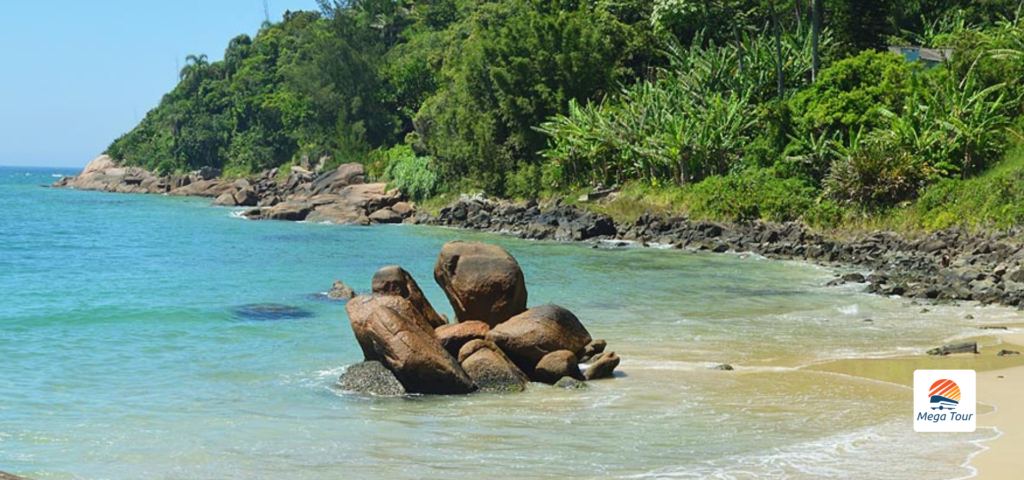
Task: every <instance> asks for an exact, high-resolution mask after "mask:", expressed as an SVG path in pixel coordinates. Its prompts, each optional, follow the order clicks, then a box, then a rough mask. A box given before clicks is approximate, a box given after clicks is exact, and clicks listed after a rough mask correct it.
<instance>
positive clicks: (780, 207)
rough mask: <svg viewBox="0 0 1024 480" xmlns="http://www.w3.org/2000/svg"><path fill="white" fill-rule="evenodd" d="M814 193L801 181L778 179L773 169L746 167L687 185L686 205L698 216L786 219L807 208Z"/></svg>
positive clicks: (811, 188)
mask: <svg viewBox="0 0 1024 480" xmlns="http://www.w3.org/2000/svg"><path fill="white" fill-rule="evenodd" d="M817 193H818V192H817V190H815V189H814V187H812V186H810V185H809V184H807V183H806V182H804V181H803V180H799V179H795V178H779V177H778V176H776V174H775V171H774V170H772V169H748V170H743V171H739V172H735V173H733V174H730V175H724V176H713V177H708V178H707V179H705V180H704V181H703V182H700V183H698V184H695V185H691V186H689V187H687V192H686V204H687V205H688V206H689V211H690V214H691V215H693V216H695V217H698V218H713V219H721V220H732V221H749V220H758V219H761V220H766V221H772V222H786V221H790V220H797V219H799V218H801V217H802V216H803V215H804V214H805V213H806V212H807V211H809V210H810V209H811V208H812V207H813V206H814V204H815V198H816V197H817Z"/></svg>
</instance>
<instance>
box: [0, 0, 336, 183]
mask: <svg viewBox="0 0 1024 480" xmlns="http://www.w3.org/2000/svg"><path fill="white" fill-rule="evenodd" d="M267 3H268V5H269V10H270V17H271V19H272V20H273V21H275V22H276V21H279V20H280V19H281V16H282V15H283V14H284V11H285V10H316V9H317V4H316V1H315V0H267ZM263 12H264V10H263V0H206V1H202V0H161V1H153V0H100V1H95V2H88V1H82V0H51V1H46V2H35V1H31V2H30V1H25V0H21V1H17V0H14V1H9V2H6V1H5V2H3V7H0V62H3V63H2V64H3V67H0V165H18V166H74V167H81V166H84V165H85V164H86V163H88V162H89V160H91V159H92V158H93V157H94V156H96V155H98V154H100V153H102V152H103V150H105V149H106V148H107V146H108V145H110V142H111V141H112V140H114V139H115V138H117V137H118V136H120V135H121V134H123V133H125V132H127V131H128V130H131V128H132V127H134V126H135V125H136V124H137V123H138V121H139V120H141V119H142V117H143V116H144V115H145V114H146V112H147V111H149V110H150V109H151V108H153V107H155V106H156V105H157V103H159V102H160V97H161V96H162V95H163V94H164V93H166V92H168V91H170V89H171V88H173V87H174V85H175V84H176V83H177V69H178V67H179V66H180V65H182V64H184V59H185V56H186V55H188V54H192V53H195V54H200V53H205V54H207V55H209V57H210V60H211V61H213V60H220V59H221V58H222V57H223V55H224V47H226V46H227V44H228V41H229V40H230V39H231V38H232V37H234V36H235V35H238V34H240V33H248V34H249V35H254V34H255V33H256V31H257V30H258V29H259V26H260V23H261V22H262V21H263V19H264V13H263Z"/></svg>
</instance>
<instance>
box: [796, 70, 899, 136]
mask: <svg viewBox="0 0 1024 480" xmlns="http://www.w3.org/2000/svg"><path fill="white" fill-rule="evenodd" d="M918 68H919V67H917V66H916V65H914V64H911V63H908V62H906V61H905V60H904V59H903V58H902V57H899V56H897V55H893V54H891V53H879V52H876V51H874V50H866V51H864V52H861V53H860V55H857V56H856V57H850V58H847V59H845V60H841V61H839V62H836V63H835V64H833V65H832V66H830V67H828V68H826V69H824V70H822V71H821V74H820V76H819V78H818V81H817V82H815V83H813V84H812V85H811V86H810V87H808V88H807V89H805V90H803V91H801V92H800V93H798V94H797V95H796V96H794V97H793V101H792V106H793V111H795V112H803V113H802V115H800V116H799V117H798V118H797V119H796V120H797V125H798V126H799V127H800V129H801V130H802V131H803V132H804V133H816V134H831V133H832V132H840V133H841V134H844V135H846V134H850V133H851V132H856V131H859V130H861V129H864V131H870V130H872V129H874V128H877V127H879V126H881V125H882V124H883V119H882V115H881V113H880V109H881V108H884V109H887V110H889V111H900V109H901V108H902V107H903V101H904V99H905V98H906V97H907V96H908V95H909V94H910V90H911V76H912V75H914V74H915V72H916V70H917V69H918Z"/></svg>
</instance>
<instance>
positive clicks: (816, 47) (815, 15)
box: [811, 0, 821, 83]
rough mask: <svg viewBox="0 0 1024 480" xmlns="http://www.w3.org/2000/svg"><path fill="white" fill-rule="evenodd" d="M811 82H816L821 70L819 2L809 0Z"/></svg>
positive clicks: (817, 0) (818, 0)
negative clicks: (810, 2) (810, 3)
mask: <svg viewBox="0 0 1024 480" xmlns="http://www.w3.org/2000/svg"><path fill="white" fill-rule="evenodd" d="M811 1H812V2H813V4H812V5H811V30H812V32H811V82H812V83H813V82H816V81H818V71H819V70H821V51H820V48H821V46H820V45H821V44H820V43H819V42H821V0H811Z"/></svg>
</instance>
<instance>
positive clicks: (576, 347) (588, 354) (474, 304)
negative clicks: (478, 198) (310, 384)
mask: <svg viewBox="0 0 1024 480" xmlns="http://www.w3.org/2000/svg"><path fill="white" fill-rule="evenodd" d="M434 278H435V280H436V281H437V282H438V284H439V285H440V286H441V288H442V289H443V290H444V292H445V295H446V296H447V297H448V300H449V302H450V303H451V304H452V307H453V308H454V310H455V319H454V323H449V322H448V319H447V318H445V317H444V316H443V315H440V314H438V313H437V312H436V311H435V310H434V308H433V307H432V306H431V305H430V302H429V301H428V300H427V299H426V297H425V296H424V295H423V292H422V291H421V290H420V288H419V286H418V285H417V283H416V281H415V280H414V279H413V278H412V276H411V275H410V274H409V273H408V272H406V271H405V270H403V269H402V268H401V267H398V266H388V267H384V268H382V269H380V270H379V271H378V272H377V273H376V274H375V275H374V277H373V293H372V294H370V295H360V296H357V297H355V298H353V299H352V300H350V301H349V302H348V304H347V305H346V307H345V308H346V311H347V312H348V316H349V321H350V323H351V325H352V331H353V333H354V334H355V338H356V341H357V342H358V343H359V346H360V348H361V349H362V352H363V358H364V361H363V363H360V364H357V365H356V366H353V367H350V368H349V369H348V370H347V371H346V372H345V374H344V375H342V377H341V380H340V384H341V385H342V388H344V389H346V390H351V391H356V392H360V393H371V394H382V393H380V392H389V394H393V393H394V392H395V388H394V385H393V384H391V383H389V382H388V381H386V380H385V379H383V378H382V374H381V369H380V368H379V366H378V365H380V366H383V368H385V369H386V370H387V371H388V372H390V373H391V374H393V377H394V378H395V379H396V380H397V382H398V383H399V384H400V385H401V386H402V389H403V391H405V392H408V393H423V394H460V393H468V392H472V391H477V390H479V391H491V392H513V391H519V390H522V389H524V388H525V387H526V385H527V383H528V382H530V381H535V382H543V383H548V384H556V383H559V382H562V383H563V385H565V384H570V383H571V382H569V381H568V380H564V379H566V378H569V379H573V380H576V381H583V380H594V379H598V378H608V377H611V376H612V374H613V371H614V369H615V368H616V367H617V366H618V364H619V357H618V356H617V355H616V354H615V353H614V352H608V353H604V349H605V347H606V345H607V344H606V342H604V341H603V340H598V341H596V342H594V341H592V339H591V337H590V333H589V332H587V329H586V328H585V327H584V326H583V324H582V323H581V322H580V321H579V319H578V318H577V317H576V316H575V315H573V313H572V312H570V311H568V310H566V309H565V308H562V307H559V306H557V305H541V306H538V307H534V308H531V309H527V303H526V299H527V292H526V283H525V280H524V278H523V272H522V269H520V267H519V263H518V262H516V260H515V259H514V258H513V257H512V256H511V255H509V253H508V252H507V251H505V250H504V249H503V248H501V247H497V246H494V245H487V244H483V243H475V242H458V241H456V242H449V243H447V244H445V245H444V246H443V247H442V249H441V253H440V255H438V258H437V262H436V263H435V265H434ZM584 361H589V362H591V364H590V367H589V368H587V369H586V370H585V371H581V370H580V364H581V363H582V362H584ZM573 385H574V384H573Z"/></svg>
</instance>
